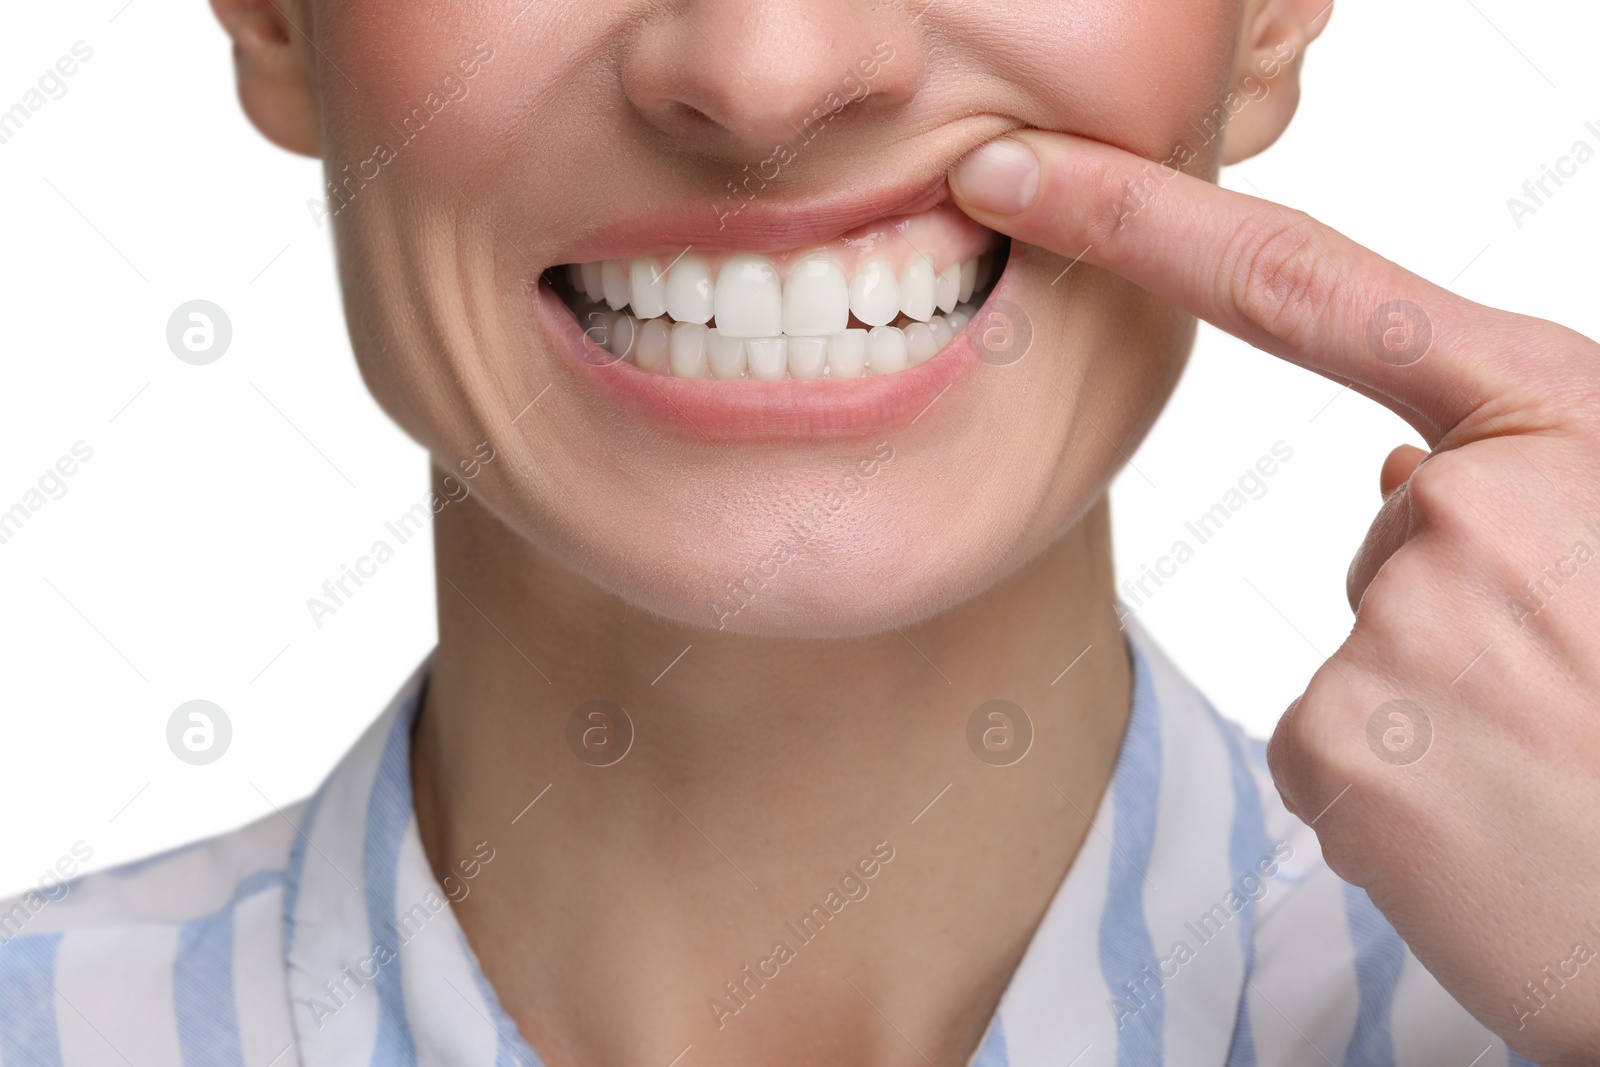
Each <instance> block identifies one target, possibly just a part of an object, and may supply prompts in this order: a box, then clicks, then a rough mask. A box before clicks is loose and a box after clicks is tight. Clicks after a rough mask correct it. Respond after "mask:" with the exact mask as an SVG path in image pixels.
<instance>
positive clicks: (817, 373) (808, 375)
mask: <svg viewBox="0 0 1600 1067" xmlns="http://www.w3.org/2000/svg"><path fill="white" fill-rule="evenodd" d="M788 341H789V377H791V378H793V379H795V380H796V381H801V382H804V381H811V380H812V379H814V378H820V377H822V372H823V371H825V370H827V369H828V339H827V338H826V337H790V338H789V339H788Z"/></svg>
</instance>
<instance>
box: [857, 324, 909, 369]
mask: <svg viewBox="0 0 1600 1067" xmlns="http://www.w3.org/2000/svg"><path fill="white" fill-rule="evenodd" d="M908 365H909V361H908V360H907V358H906V334H905V331H904V330H901V329H899V328H897V327H894V326H878V327H875V328H874V329H873V331H872V333H870V334H868V335H867V366H868V367H871V368H872V373H873V374H893V373H894V372H895V371H901V370H905V369H906V367H907V366H908Z"/></svg>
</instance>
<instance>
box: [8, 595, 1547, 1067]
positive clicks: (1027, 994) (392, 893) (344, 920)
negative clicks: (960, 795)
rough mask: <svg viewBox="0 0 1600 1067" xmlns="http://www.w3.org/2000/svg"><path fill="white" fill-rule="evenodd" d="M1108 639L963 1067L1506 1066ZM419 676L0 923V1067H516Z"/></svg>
mask: <svg viewBox="0 0 1600 1067" xmlns="http://www.w3.org/2000/svg"><path fill="white" fill-rule="evenodd" d="M1127 637H1128V647H1129V651H1130V654H1131V657H1132V663H1133V708H1132V715H1131V717H1130V720H1129V723H1128V727H1127V735H1126V737H1125V739H1124V743H1123V746H1122V750H1121V753H1120V755H1119V756H1118V760H1117V766H1116V769H1115V772H1114V774H1113V776H1112V780H1111V782H1110V785H1109V786H1108V788H1107V790H1106V794H1105V796H1104V798H1103V799H1102V801H1101V804H1100V807H1099V809H1098V811H1097V812H1096V815H1095V819H1094V824H1093V827H1092V832H1091V833H1089V834H1088V835H1087V837H1086V838H1085V841H1084V844H1083V846H1082V849H1081V851H1080V852H1079V854H1078V856H1077V858H1076V860H1075V861H1074V863H1073V865H1072V868H1071V870H1070V871H1069V872H1068V874H1067V876H1066V878H1065V879H1064V880H1063V881H1062V883H1061V885H1060V887H1059V888H1058V889H1057V891H1056V893H1055V896H1054V898H1053V900H1052V902H1051V904H1050V905H1049V907H1048V909H1047V911H1046V913H1045V916H1044V918H1043V920H1042V921H1041V923H1040V925H1039V927H1038V929H1037V930H1036V931H1035V933H1034V936H1033V939H1032V942H1031V943H1030V945H1029V946H1028V949H1027V951H1026V952H1025V954H1024V956H1023V958H1022V962H1021V963H1020V964H1019V966H1018V967H1017V970H1016V972H1015V974H1014V975H1013V976H1012V978H1011V980H1010V983H1009V984H1008V986H1007V988H1006V990H1005V992H1004V995H1003V996H1002V998H1001V1001H1000V1005H999V1008H998V1010H997V1011H996V1013H995V1016H994V1018H993V1019H992V1020H991V1022H990V1024H989V1027H988V1030H987V1032H986V1034H985V1036H984V1039H983V1041H982V1043H981V1045H980V1046H979V1048H978V1049H977V1051H976V1052H975V1053H974V1054H973V1057H972V1060H971V1065H972V1067H1063V1065H1068V1064H1070V1065H1072V1067H1101V1065H1104V1067H1146V1065H1156V1064H1161V1065H1171V1067H1180V1065H1183V1067H1189V1065H1194V1067H1200V1065H1206V1067H1249V1065H1254V1064H1270V1065H1278V1064H1294V1065H1300V1064H1323V1063H1326V1064H1329V1065H1351V1067H1385V1065H1389V1064H1399V1065H1407V1067H1413V1065H1430V1067H1431V1065H1438V1067H1468V1065H1469V1064H1470V1065H1471V1067H1506V1065H1520V1064H1526V1063H1527V1062H1528V1061H1527V1060H1524V1059H1523V1058H1522V1057H1520V1056H1518V1055H1516V1054H1515V1053H1512V1052H1509V1051H1508V1050H1507V1049H1506V1047H1505V1046H1504V1044H1503V1043H1502V1042H1501V1041H1500V1040H1499V1039H1497V1038H1495V1037H1494V1036H1493V1035H1492V1034H1490V1033H1489V1032H1488V1031H1486V1030H1485V1029H1484V1028H1483V1027H1482V1026H1480V1025H1479V1024H1478V1023H1476V1022H1475V1021H1474V1020H1473V1019H1472V1018H1471V1017H1470V1016H1469V1015H1468V1014H1467V1013H1466V1011H1465V1010H1463V1009H1462V1008H1461V1007H1460V1006H1459V1005H1458V1004H1456V1002H1455V1001H1454V1000H1453V999H1452V998H1451V997H1450V996H1449V995H1448V994H1447V993H1445V992H1444V990H1443V989H1442V988H1441V987H1440V986H1439V985H1438V984H1437V983H1436V982H1435V981H1434V980H1433V978H1432V977H1431V976H1430V975H1429V974H1428V972H1427V971H1426V970H1424V969H1423V968H1422V966H1421V965H1420V964H1419V963H1418V962H1417V960H1416V959H1415V957H1413V956H1412V955H1411V953H1410V952H1409V951H1408V950H1407V948H1406V946H1405V944H1404V943H1403V942H1402V941H1401V940H1400V939H1399V938H1398V937H1397V936H1396V935H1395V932H1394V930H1393V929H1392V928H1391V927H1390V926H1389V924H1388V923H1387V922H1386V921H1385V920H1384V919H1383V917H1382V916H1381V915H1380V914H1379V913H1378V911H1377V910H1376V909H1375V908H1374V907H1373V906H1372V904H1371V902H1370V901H1369V900H1368V899H1367V895H1366V894H1365V893H1364V892H1363V891H1362V890H1360V889H1357V888H1355V887H1353V886H1351V885H1348V884H1346V883H1344V882H1343V881H1341V880H1340V879H1339V878H1338V877H1337V876H1336V875H1335V874H1333V873H1332V871H1330V870H1329V868H1328V867H1327V865H1326V864H1325V863H1324V862H1323V860H1322V857H1321V853H1320V852H1319V851H1318V848H1317V842H1316V838H1315V836H1314V835H1313V833H1312V832H1311V831H1310V830H1309V829H1308V828H1307V827H1306V826H1305V825H1304V824H1302V823H1301V822H1299V821H1298V820H1297V819H1296V818H1294V816H1292V815H1290V814H1289V813H1288V812H1287V811H1286V810H1285V809H1284V808H1283V806H1282V804H1281V803H1280V802H1279V800H1278V795H1277V791H1276V790H1275V789H1274V788H1273V786H1272V783H1271V779H1270V777H1269V776H1268V773H1267V769H1266V761H1265V749H1264V747H1263V745H1262V744H1261V743H1260V742H1258V741H1253V740H1251V739H1249V738H1247V737H1246V736H1245V735H1244V733H1243V732H1242V731H1241V730H1240V729H1239V728H1238V727H1237V726H1235V725H1233V724H1232V723H1230V722H1228V721H1226V720H1224V719H1222V718H1221V717H1220V716H1219V715H1218V714H1217V713H1216V712H1215V711H1214V710H1213V709H1212V707H1211V705H1210V704H1209V703H1208V702H1207V701H1206V699H1205V698H1204V697H1203V696H1201V695H1200V694H1199V692H1198V691H1196V690H1195V689H1194V687H1193V686H1192V685H1190V684H1189V683H1188V682H1187V681H1185V680H1184V678H1183V677H1182V676H1181V675H1180V674H1179V672H1178V671H1177V669H1176V668H1175V667H1174V666H1173V665H1172V663H1171V662H1170V661H1169V660H1168V659H1167V658H1166V656H1165V655H1164V654H1163V653H1162V652H1161V651H1160V649H1158V648H1157V647H1156V646H1155V645H1154V643H1153V642H1152V641H1151V639H1150V638H1149V636H1148V634H1146V633H1145V632H1144V631H1143V630H1142V628H1140V627H1139V625H1138V624H1137V622H1135V621H1130V622H1129V623H1128V630H1127ZM426 681H427V664H424V665H423V667H422V668H421V669H419V670H418V671H417V673H416V674H415V675H414V676H413V677H412V679H411V680H410V681H409V682H408V683H407V684H406V686H405V687H404V688H403V689H402V690H401V692H400V694H399V695H398V696H397V697H396V699H395V700H394V702H393V703H392V704H391V705H390V706H389V708H388V709H387V710H386V711H385V712H384V713H383V715H382V716H380V717H379V718H378V720H377V721H376V722H375V723H373V725H372V726H371V728H370V729H368V730H367V732H366V733H365V734H364V735H363V736H362V738H361V739H360V741H358V742H357V743H356V745H355V747H354V748H353V749H352V750H351V751H350V752H349V753H348V754H347V755H346V756H345V757H344V759H343V760H342V762H340V764H339V765H338V767H336V768H335V769H334V771H333V772H332V774H330V775H329V777H328V779H327V780H326V781H325V782H324V783H323V785H322V786H321V788H320V789H318V791H317V792H316V793H315V794H314V795H313V796H312V797H311V798H310V799H309V800H307V801H304V802H302V803H300V804H298V805H296V806H294V807H293V808H290V809H287V810H285V811H283V812H282V813H281V814H274V815H272V816H270V817H267V818H265V819H262V820H261V821H259V822H256V823H253V824H251V825H249V826H246V827H244V828H243V829H240V830H236V831H234V832H232V833H229V834H225V835H222V836H220V837H217V838H213V839H211V840H208V841H203V842H200V843H198V844H195V845H190V846H187V847H185V848H182V849H179V850H177V851H175V852H170V853H166V854H163V855H160V856H156V857H154V858H152V859H147V860H144V861H141V862H138V863H134V864H130V865H126V866H123V867H118V868H113V869H111V870H108V871H104V872H99V873H95V874H91V875H87V876H85V877H83V878H80V879H78V880H77V881H76V882H73V883H69V889H68V890H67V891H66V892H65V893H64V894H63V893H60V892H57V893H56V894H53V895H56V896H58V898H59V899H55V900H46V899H44V898H43V897H42V896H40V894H38V893H33V894H29V895H27V896H25V897H19V898H16V899H13V900H10V901H6V902H4V903H3V904H0V936H3V937H4V938H5V940H4V942H3V944H0V1067H55V1065H63V1067H81V1065H88V1064H118V1065H122V1064H133V1065H137V1067H144V1065H146V1064H150V1065H169V1064H170V1065H177V1064H182V1065H185V1067H198V1065H205V1067H212V1065H216V1067H291V1065H295V1064H299V1065H304V1067H351V1065H363V1064H371V1065H374V1067H391V1065H410V1064H425V1065H433V1064H441V1065H442V1064H453V1065H483V1067H512V1065H530V1067H531V1065H537V1064H539V1063H540V1060H539V1058H538V1056H537V1055H536V1054H535V1053H534V1051H533V1049H532V1047H531V1046H530V1045H529V1043H528V1042H527V1041H526V1040H525V1039H524V1037H523V1036H522V1035H521V1034H520V1033H519V1032H518V1031H517V1028H516V1025H515V1023H513V1022H512V1020H511V1018H510V1017H509V1016H508V1015H507V1014H506V1012H505V1011H504V1010H503V1009H502V1008H501V1006H500V1003H499V1001H498V1000H497V998H496V996H495V992H494V990H493V988H492V987H491V986H490V985H489V983H488V981H487V980H486V979H485V978H484V976H483V972H482V971H481V970H480V969H479V967H478V964H477V960H476V958H475V957H474V955H473V952H472V949H471V948H470V947H469V946H468V944H467V942H466V939H465V937H464V936H463V935H462V932H461V928H460V927H459V926H458V925H457V923H456V919H455V917H454V915H453V913H452V911H451V908H450V906H449V901H448V899H447V896H446V893H445V890H444V889H443V888H441V887H440V886H439V885H438V884H437V883H436V881H435V879H434V877H433V874H432V872H431V870H430V867H429V864H428V860H427V858H426V856H425V855H424V854H423V851H422V845H421V841H420V838H419V837H418V833H417V823H416V817H415V814H414V811H413V806H412V795H411V781H410V776H409V767H410V741H411V725H412V723H413V721H414V719H415V716H416V713H417V710H418V708H419V706H420V705H421V700H422V692H423V688H424V686H425V684H426ZM533 1036H534V1039H535V1043H537V1037H538V1035H533ZM686 1067H692V1065H686Z"/></svg>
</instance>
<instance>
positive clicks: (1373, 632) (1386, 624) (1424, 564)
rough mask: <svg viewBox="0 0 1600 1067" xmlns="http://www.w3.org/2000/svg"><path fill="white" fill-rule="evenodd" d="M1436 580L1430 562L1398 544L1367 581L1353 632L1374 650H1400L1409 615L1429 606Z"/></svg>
mask: <svg viewBox="0 0 1600 1067" xmlns="http://www.w3.org/2000/svg"><path fill="white" fill-rule="evenodd" d="M1437 579H1438V576H1437V575H1436V574H1435V572H1434V569H1433V565H1432V563H1431V561H1429V560H1428V559H1427V558H1426V557H1425V556H1424V555H1423V554H1422V553H1419V552H1415V551H1407V546H1404V545H1402V546H1401V547H1400V548H1399V549H1397V550H1395V552H1394V553H1392V554H1391V555H1390V556H1389V558H1388V559H1386V560H1384V561H1383V565H1382V566H1380V567H1379V568H1378V569H1377V571H1376V572H1375V573H1374V574H1373V576H1372V579H1371V580H1370V581H1369V582H1367V588H1366V590H1365V591H1364V592H1363V593H1362V594H1361V601H1360V603H1359V604H1358V605H1357V608H1356V623H1355V629H1356V630H1357V631H1359V632H1360V633H1361V635H1362V636H1364V637H1365V638H1367V639H1368V640H1369V641H1370V642H1372V644H1373V645H1374V647H1377V648H1389V649H1396V648H1398V647H1401V643H1403V642H1405V640H1406V637H1407V635H1408V634H1409V633H1411V632H1413V627H1412V626H1411V623H1412V622H1413V621H1415V620H1414V619H1413V618H1412V616H1413V614H1414V613H1415V612H1418V611H1425V610H1426V605H1430V604H1431V603H1432V597H1431V595H1430V592H1429V591H1430V589H1432V588H1433V587H1434V586H1435V585H1436V584H1437Z"/></svg>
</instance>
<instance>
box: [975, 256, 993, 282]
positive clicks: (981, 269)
mask: <svg viewBox="0 0 1600 1067" xmlns="http://www.w3.org/2000/svg"><path fill="white" fill-rule="evenodd" d="M993 273H994V257H993V256H991V255H989V254H988V253H987V252H986V253H984V254H983V255H981V256H979V257H978V266H977V268H976V270H975V272H974V273H973V276H972V288H973V290H974V291H976V290H979V289H986V288H988V286H989V276H990V275H991V274H993Z"/></svg>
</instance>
